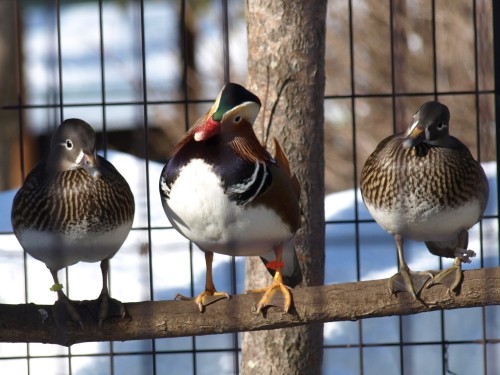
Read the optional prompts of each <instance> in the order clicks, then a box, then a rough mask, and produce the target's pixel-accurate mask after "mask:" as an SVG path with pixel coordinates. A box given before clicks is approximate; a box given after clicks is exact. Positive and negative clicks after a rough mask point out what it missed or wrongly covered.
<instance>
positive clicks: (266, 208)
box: [160, 83, 302, 312]
mask: <svg viewBox="0 0 500 375" xmlns="http://www.w3.org/2000/svg"><path fill="white" fill-rule="evenodd" d="M260 106H261V103H260V100H259V98H258V97H257V96H256V95H254V94H253V93H251V92H249V91H248V90H246V89H245V88H244V87H243V86H240V85H238V84H235V83H228V84H227V85H226V86H224V87H223V89H222V90H221V92H220V93H219V95H218V97H217V99H216V101H215V103H214V104H213V106H212V108H211V109H210V110H209V111H208V112H207V113H206V114H205V115H203V116H202V117H201V118H200V119H199V120H198V121H197V122H196V123H195V124H194V125H193V127H192V128H191V129H190V130H189V131H188V132H187V134H186V135H185V136H184V138H183V139H182V140H181V141H180V142H179V144H178V145H177V147H176V148H175V150H174V151H173V153H172V156H171V158H170V159H169V160H168V162H167V164H166V165H165V167H164V168H163V171H162V173H161V177H160V195H161V200H162V204H163V208H164V210H165V213H166V215H167V217H168V219H169V220H170V222H171V224H172V226H173V227H174V228H175V229H177V230H178V231H179V232H180V233H181V234H182V235H183V236H184V237H186V238H187V239H189V240H191V241H192V242H194V243H195V244H196V245H197V246H198V247H199V248H200V249H201V250H202V251H204V253H205V261H206V280H205V290H204V291H203V292H201V293H200V294H199V295H198V296H197V297H196V298H194V302H195V303H196V305H197V306H198V308H199V310H200V311H201V312H202V311H203V310H204V307H205V306H206V305H207V297H208V296H223V297H227V298H229V295H228V294H227V293H225V292H218V291H217V290H216V288H215V286H214V282H213V277H212V260H213V253H218V254H224V255H231V256H260V257H261V259H262V260H263V262H264V264H266V265H267V268H268V270H269V272H270V273H271V275H272V276H273V282H272V283H271V285H269V286H268V287H266V288H263V289H259V290H250V291H248V292H264V295H263V296H262V298H261V299H260V301H259V302H258V303H257V306H256V311H257V312H259V311H261V310H262V309H263V308H264V307H265V306H267V305H269V304H270V302H271V300H272V298H273V295H274V294H275V293H276V291H280V292H281V293H282V294H283V296H284V300H285V302H284V310H285V311H288V310H289V309H290V307H291V306H292V295H291V292H290V291H289V288H290V287H294V286H296V285H297V284H299V283H300V282H301V280H302V273H301V271H300V267H299V264H298V261H297V256H296V253H295V247H294V243H293V237H294V234H295V232H296V231H297V230H298V228H299V227H300V225H301V211H300V208H299V194H300V187H299V184H298V180H297V179H296V177H295V176H292V174H291V172H290V169H289V165H288V160H287V158H286V156H285V154H284V152H283V150H282V149H281V147H280V146H279V143H278V142H277V141H276V140H275V146H276V156H275V158H273V157H272V156H271V155H270V154H269V153H268V151H266V149H265V148H264V147H263V146H262V145H261V144H260V143H259V141H258V139H257V137H256V135H255V133H254V131H253V129H252V125H253V123H254V121H255V118H256V117H257V114H258V113H259V110H260ZM176 297H177V298H180V299H190V298H186V297H184V296H182V295H177V296H176Z"/></svg>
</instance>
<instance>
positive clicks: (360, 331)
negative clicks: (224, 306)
mask: <svg viewBox="0 0 500 375" xmlns="http://www.w3.org/2000/svg"><path fill="white" fill-rule="evenodd" d="M138 4H139V8H140V9H139V10H140V11H139V13H140V17H139V19H140V39H141V40H140V42H141V49H140V51H141V62H142V64H141V75H142V87H141V93H142V98H141V99H140V100H137V101H122V102H116V101H109V100H108V99H107V98H106V92H107V91H106V79H105V63H106V61H105V59H104V49H105V46H104V43H103V38H102V35H103V0H98V7H99V27H100V30H99V33H100V35H101V38H100V40H101V44H100V63H101V101H99V102H95V103H69V104H68V103H64V96H63V88H64V85H63V75H62V63H63V62H62V58H61V53H60V51H61V24H60V10H61V4H60V2H59V1H55V3H54V6H55V9H56V33H57V66H58V85H57V87H58V90H57V91H55V92H54V95H55V96H56V98H55V99H56V100H55V101H54V104H46V105H45V104H44V105H27V104H25V103H24V100H23V97H22V95H21V93H19V102H18V103H16V104H13V105H11V106H6V107H4V109H10V110H15V111H18V112H19V133H20V139H23V132H24V124H23V116H22V112H23V110H26V109H30V108H41V107H42V108H53V110H54V112H55V113H54V118H58V119H63V118H64V109H65V108H69V107H85V106H99V107H100V108H101V109H102V118H103V134H104V140H103V142H104V150H105V151H104V152H105V153H106V144H107V143H106V138H105V137H106V123H107V119H108V115H107V111H106V109H107V108H109V107H110V106H114V105H117V106H118V105H139V106H142V108H143V111H142V123H143V124H144V129H143V131H144V137H145V138H144V143H145V145H146V147H145V148H144V149H145V152H146V155H145V159H146V160H149V155H148V147H147V144H148V143H147V142H148V138H147V137H148V123H149V117H148V110H147V108H148V105H150V104H182V105H183V106H184V120H185V121H184V123H185V126H186V128H187V127H188V126H189V124H191V123H192V121H193V120H194V119H190V118H189V111H188V106H189V105H190V104H196V103H200V102H203V103H204V102H207V103H208V102H211V99H207V100H201V101H200V100H193V99H192V98H189V97H188V94H187V93H188V90H187V87H185V88H184V97H183V98H182V100H179V101H155V100H150V98H148V94H147V93H148V87H147V80H146V75H147V71H146V64H145V62H146V52H145V47H144V46H145V40H144V36H145V32H144V27H145V18H144V0H141V1H140V2H139V3H138ZM220 4H221V7H222V19H221V23H222V28H223V48H224V61H223V64H224V81H228V80H229V79H230V77H231V75H230V68H229V66H230V65H229V56H230V51H229V43H228V38H229V33H228V29H229V28H228V25H229V20H228V2H227V1H224V0H222V1H221V3H220ZM388 4H389V7H390V12H391V15H390V20H391V31H392V27H393V24H392V22H393V15H392V9H393V8H392V6H393V1H392V0H391V1H389V2H388ZM16 5H17V11H18V12H17V16H18V17H17V20H18V22H17V33H16V35H17V38H18V46H19V45H20V41H19V35H21V32H20V28H21V25H20V21H19V20H20V17H19V15H20V11H21V6H20V1H19V0H17V1H16ZM180 6H181V8H182V9H181V14H183V15H184V14H185V11H186V9H185V7H186V2H185V1H181V3H180ZM431 6H432V15H433V25H434V27H433V37H432V41H433V56H434V57H433V58H434V61H433V67H434V69H433V79H434V89H433V90H432V91H431V92H405V93H397V92H396V90H395V87H394V75H395V72H394V66H392V68H391V75H392V79H393V81H392V92H390V93H385V94H379V93H376V94H359V93H357V92H356V88H355V78H356V77H355V66H354V61H355V60H354V38H353V27H354V26H353V2H352V1H348V11H349V28H350V30H349V34H350V40H349V45H350V60H351V74H350V81H351V94H348V95H328V96H326V98H325V100H326V102H329V101H330V102H331V101H338V100H348V101H350V110H351V113H352V114H353V116H352V119H353V120H352V150H353V151H352V162H353V167H354V173H353V178H354V181H355V186H357V185H358V183H357V180H356V176H357V175H358V170H357V165H358V160H357V158H358V156H357V152H356V147H357V144H356V135H357V124H356V117H355V116H354V114H355V113H356V109H357V108H356V103H357V100H359V99H363V98H387V99H390V100H392V111H393V119H395V118H396V106H397V105H396V99H397V98H400V97H410V96H433V97H437V96H438V95H450V96H453V95H474V96H475V98H476V103H477V101H478V97H479V95H487V94H491V95H495V97H496V95H497V93H496V91H495V90H479V88H478V86H477V82H478V79H477V75H478V70H477V54H476V56H475V62H476V64H475V72H474V74H475V81H476V88H475V90H473V91H450V92H443V91H438V85H437V77H438V72H437V62H436V35H435V20H434V17H435V1H431ZM493 8H494V13H493V20H494V21H496V22H493V25H494V27H495V36H498V35H500V30H499V28H500V26H499V25H500V7H498V5H497V6H496V7H495V4H494V3H493ZM473 9H476V1H473ZM475 16H476V15H475V13H474V14H473V17H474V25H475V23H476V18H475ZM181 22H182V30H184V31H183V32H185V27H184V24H183V22H184V17H183V18H182V21H181ZM475 26H476V25H475ZM474 30H476V27H474ZM392 36H393V33H392V32H391V38H392ZM474 38H475V41H476V43H477V41H478V35H477V33H475V36H474ZM184 40H186V39H184ZM494 42H495V51H496V53H497V54H498V51H500V38H495V39H494ZM392 45H393V43H392V42H391V47H392ZM184 50H185V51H186V50H187V49H184ZM476 52H477V48H476ZM16 53H17V56H18V61H21V57H20V55H21V52H20V48H19V49H18V50H17V51H16ZM185 53H186V52H185ZM496 57H497V58H496V59H495V64H496V66H495V68H496V69H495V70H496V71H497V72H498V71H500V59H499V58H498V55H497V56H496ZM183 61H184V65H183V75H184V76H187V75H188V67H187V62H186V61H187V59H186V58H185V56H184V59H183ZM391 61H394V51H393V50H392V48H391ZM18 80H19V82H21V80H22V77H21V76H20V77H18ZM496 80H497V81H496V85H495V87H500V85H499V81H498V80H499V78H498V75H497V77H496ZM184 82H185V85H187V80H184ZM19 87H21V85H20V84H19ZM496 102H497V103H498V102H499V101H498V99H497V100H496ZM497 105H498V104H497ZM497 109H499V108H497ZM497 113H498V111H497ZM393 125H394V127H395V126H396V124H395V123H394V124H393ZM478 125H479V119H478V118H477V121H476V126H477V127H478ZM478 131H479V130H478ZM496 137H497V142H496V143H497V144H499V141H500V139H499V137H500V136H499V135H498V134H497V135H496ZM21 150H22V143H21ZM496 151H497V160H498V155H499V150H498V148H497V150H496ZM478 154H480V150H478ZM20 157H21V159H22V158H23V152H22V151H21V154H20ZM21 165H23V166H24V161H23V160H22V163H21ZM24 174H25V171H24V170H23V175H24ZM145 174H146V176H145V177H146V185H147V187H146V190H147V192H148V194H147V205H148V212H149V206H150V200H149V196H150V186H149V178H148V177H149V176H148V175H149V168H148V163H146V169H145ZM154 190H155V189H154V188H153V191H152V194H154V193H155V192H154ZM357 199H358V198H357V196H356V195H355V200H357ZM357 203H358V202H357ZM357 203H356V207H357ZM498 211H500V210H497V212H498ZM486 219H491V220H496V221H498V215H493V216H488V217H487V218H486ZM367 223H371V220H368V219H363V218H360V217H359V213H358V210H355V211H354V218H353V220H335V221H328V222H327V225H328V226H343V225H354V237H353V238H354V245H355V249H356V251H355V254H356V256H355V268H356V270H355V274H356V279H357V280H359V279H360V278H361V261H360V259H361V257H362V254H361V244H360V226H361V225H364V224H367ZM161 229H167V228H164V227H153V226H152V225H151V219H150V217H149V216H148V225H147V227H144V228H134V230H145V231H146V232H147V238H148V254H149V275H150V285H149V288H150V295H151V297H152V298H153V296H154V292H153V279H152V275H153V269H152V258H151V254H152V252H151V243H152V238H151V236H152V231H154V230H161ZM480 230H481V229H480ZM2 234H3V233H2ZM480 238H481V246H482V235H481V236H480ZM189 251H190V254H192V252H193V251H198V250H196V249H193V247H192V245H190V247H189ZM483 263H484V260H483V259H481V266H482V265H483ZM25 264H26V257H25ZM230 269H231V272H232V276H231V280H232V282H231V289H232V290H231V292H232V293H235V292H236V266H235V262H234V259H233V260H231V266H230ZM26 274H27V269H26V266H25V279H26V278H27V276H26ZM191 276H192V277H191V280H193V279H194V278H193V270H192V267H191ZM66 284H68V281H66ZM25 285H27V282H26V283H25ZM190 289H191V293H192V294H193V295H194V294H195V292H196V290H195V286H194V281H192V282H191V286H190ZM27 294H28V292H27V290H25V298H26V301H27V302H28V295H27ZM438 314H439V315H440V327H441V332H440V339H439V340H428V341H405V340H404V336H405V333H404V325H405V319H407V318H402V317H399V318H397V319H398V321H399V322H398V326H399V340H396V341H392V342H367V340H366V339H365V334H364V327H365V326H366V325H370V324H374V322H376V321H377V319H372V320H368V321H360V322H357V323H348V324H351V325H352V324H354V325H356V328H355V329H354V331H356V332H357V336H356V340H355V342H352V343H346V344H344V343H340V344H331V343H330V344H325V362H329V358H333V359H335V358H337V356H338V355H339V354H337V353H345V351H346V350H347V351H352V350H356V351H357V357H358V360H357V363H358V369H359V373H369V370H370V369H369V366H368V365H367V363H366V362H367V358H371V357H370V356H371V355H370V354H367V352H369V351H370V350H371V349H377V348H382V350H384V348H389V349H396V350H398V351H399V357H400V364H399V369H397V371H396V372H395V373H405V363H404V362H405V361H404V358H405V348H407V347H410V346H426V345H438V346H439V347H440V350H441V355H442V358H443V361H442V368H441V372H442V373H443V374H444V373H450V371H451V370H450V368H449V366H448V363H447V353H448V348H449V346H450V345H480V346H481V347H482V360H483V363H484V366H483V367H484V370H483V373H485V374H486V373H487V368H488V366H487V361H488V358H489V357H488V356H487V344H489V343H497V342H498V340H496V341H495V340H492V339H489V338H488V337H487V334H486V327H485V319H484V316H485V314H486V309H485V308H483V309H481V314H482V317H483V318H482V338H481V339H480V340H447V339H446V335H445V313H444V312H440V313H438ZM375 324H376V323H375ZM231 336H232V345H231V347H230V348H224V349H219V348H215V349H212V348H207V347H206V346H204V348H200V347H199V346H200V345H199V344H198V340H197V338H195V337H193V338H190V341H191V344H190V346H191V347H190V348H189V349H181V350H175V349H174V350H165V349H164V346H163V345H158V342H157V341H156V340H147V341H148V343H147V344H146V346H149V349H146V350H144V349H143V348H141V350H137V351H134V350H124V348H123V347H122V344H121V343H113V342H111V343H109V349H108V350H107V351H103V352H100V353H85V351H80V350H78V351H75V350H74V349H71V348H70V349H68V350H67V354H56V355H54V356H50V357H52V358H61V359H63V360H64V363H65V366H67V368H66V370H65V371H64V372H65V373H70V374H72V373H73V369H72V362H73V361H75V360H78V359H79V358H81V357H88V356H92V357H95V358H96V360H99V359H102V358H111V360H109V362H105V363H109V365H108V366H109V371H107V373H110V374H115V373H117V372H116V371H117V370H116V369H115V358H119V357H134V356H135V357H141V358H143V357H146V358H147V360H146V361H147V362H148V363H147V364H145V365H144V367H143V369H144V370H143V371H144V373H153V374H157V373H163V372H162V370H161V366H162V365H163V362H161V363H160V362H159V360H158V358H159V356H161V355H178V356H180V357H182V356H183V357H184V358H185V360H186V361H188V362H191V366H190V369H191V371H192V373H193V374H198V373H202V372H203V371H200V370H199V368H198V363H197V362H198V358H199V357H198V356H199V355H203V354H217V355H218V354H222V353H228V352H229V353H232V356H233V370H234V373H238V371H239V370H238V368H239V350H240V348H239V339H238V335H237V334H232V335H231ZM174 340H175V339H174ZM26 353H27V355H26V357H22V358H25V359H26V361H27V366H26V368H27V373H28V374H33V373H36V370H34V369H33V366H30V365H29V363H30V361H34V360H42V359H44V358H47V356H46V355H38V354H36V353H33V351H32V350H31V347H30V344H28V345H26ZM340 355H341V354H340ZM22 358H20V357H15V356H14V357H3V358H2V360H3V361H6V360H14V359H22ZM138 362H140V361H138ZM37 363H38V362H37ZM0 368H1V366H0ZM327 368H329V367H328V366H327Z"/></svg>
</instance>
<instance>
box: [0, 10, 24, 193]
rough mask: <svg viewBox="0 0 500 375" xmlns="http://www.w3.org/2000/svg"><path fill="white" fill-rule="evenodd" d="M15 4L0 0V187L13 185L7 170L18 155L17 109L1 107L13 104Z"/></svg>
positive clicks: (14, 166) (10, 168)
mask: <svg viewBox="0 0 500 375" xmlns="http://www.w3.org/2000/svg"><path fill="white" fill-rule="evenodd" d="M15 9H16V4H15V2H14V1H2V2H0V87H1V88H2V89H1V90H0V152H1V154H2V156H1V157H0V191H1V190H6V189H9V188H11V187H13V184H15V183H16V182H17V181H11V180H12V179H13V178H14V179H16V176H12V175H11V173H12V171H13V170H14V168H16V166H17V168H16V170H17V171H19V169H20V168H19V155H18V154H17V155H14V154H15V152H14V148H13V145H14V144H15V143H16V141H17V138H16V136H17V133H16V130H17V123H18V111H16V110H15V109H3V107H4V106H6V105H12V104H17V96H16V92H17V82H16V78H17V77H18V70H17V69H18V68H17V67H16V63H17V61H16V17H15V15H16V12H15Z"/></svg>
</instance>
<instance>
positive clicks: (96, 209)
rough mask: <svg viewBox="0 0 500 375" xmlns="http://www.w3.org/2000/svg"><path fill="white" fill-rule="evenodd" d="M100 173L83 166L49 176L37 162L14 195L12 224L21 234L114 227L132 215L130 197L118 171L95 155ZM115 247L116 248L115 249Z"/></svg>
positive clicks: (95, 231) (94, 231)
mask: <svg viewBox="0 0 500 375" xmlns="http://www.w3.org/2000/svg"><path fill="white" fill-rule="evenodd" d="M98 160H99V164H100V170H101V176H100V177H99V178H94V177H92V176H90V175H89V174H88V173H87V172H85V171H84V170H83V169H76V170H69V171H64V172H61V173H59V174H57V175H55V176H53V177H48V176H47V174H46V173H45V163H41V164H39V165H38V166H37V167H36V168H35V169H33V171H32V172H31V173H30V174H29V175H28V176H27V178H26V181H25V183H24V185H23V187H22V188H21V189H20V190H19V192H18V194H17V195H16V197H15V200H14V205H13V211H12V225H13V227H14V228H15V230H16V232H18V233H20V234H21V235H22V233H23V231H25V230H27V229H30V230H36V231H40V232H53V233H55V232H57V233H60V234H61V235H70V234H71V233H72V232H74V231H75V230H76V228H78V231H80V232H82V234H83V233H87V234H88V235H92V234H101V233H106V232H109V231H110V230H113V229H116V228H117V227H119V226H120V225H123V224H125V223H126V222H131V221H132V220H133V216H134V198H133V196H132V192H131V191H130V187H129V186H128V184H127V182H126V181H125V179H124V178H123V177H122V176H121V175H120V174H119V173H118V171H117V170H116V169H115V168H114V167H113V165H112V164H111V163H109V162H108V161H107V160H105V159H104V158H101V157H98ZM117 250H118V249H117Z"/></svg>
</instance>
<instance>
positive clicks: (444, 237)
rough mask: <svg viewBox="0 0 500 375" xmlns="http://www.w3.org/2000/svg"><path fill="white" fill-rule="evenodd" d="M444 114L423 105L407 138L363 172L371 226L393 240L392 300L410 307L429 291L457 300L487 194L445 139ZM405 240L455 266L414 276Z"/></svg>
mask: <svg viewBox="0 0 500 375" xmlns="http://www.w3.org/2000/svg"><path fill="white" fill-rule="evenodd" d="M449 120H450V112H449V110H448V107H446V106H445V105H444V104H441V103H439V102H436V101H430V102H427V103H425V104H423V105H422V106H421V107H420V109H419V110H418V112H417V113H416V114H415V115H414V117H413V121H412V124H411V126H410V128H409V130H408V132H407V134H398V135H393V136H389V137H387V138H386V139H384V140H383V141H382V142H380V143H379V145H378V146H377V148H376V149H375V151H374V152H373V153H372V154H371V155H370V156H369V157H368V159H367V161H366V163H365V165H364V167H363V170H362V172H361V194H362V197H363V200H364V202H365V205H366V207H367V208H368V211H369V212H370V214H371V215H372V216H373V218H374V219H375V221H376V222H377V223H378V224H379V225H380V226H381V227H382V228H383V229H385V230H386V231H387V232H389V233H390V234H391V235H393V236H394V239H395V242H396V248H397V253H398V262H399V272H398V273H396V274H395V275H394V276H393V277H392V278H390V279H389V290H390V292H391V293H396V292H399V291H407V292H409V293H410V294H411V295H412V297H413V298H414V299H418V297H417V295H418V293H419V292H420V291H421V290H422V288H423V287H424V285H425V284H426V283H427V281H429V280H430V282H429V283H428V285H427V287H430V286H431V285H434V284H438V283H441V284H444V285H445V286H446V287H447V288H448V291H453V292H455V293H456V292H457V290H458V289H459V286H460V284H461V280H462V267H461V264H462V262H466V263H470V262H471V258H472V257H474V256H475V253H474V251H472V250H468V249H467V246H468V230H469V229H470V228H471V227H472V226H473V225H475V224H476V223H477V222H478V221H479V219H480V218H481V216H482V215H483V213H484V210H485V208H486V204H487V201H488V194H489V187H488V181H487V179H486V175H485V173H484V171H483V169H482V167H481V165H480V164H479V163H478V162H477V161H476V160H474V158H473V157H472V155H471V153H470V151H469V150H468V148H467V147H466V146H465V145H464V144H463V143H462V142H461V141H460V140H458V139H457V138H455V137H453V136H451V135H450V134H449ZM403 239H410V240H415V241H424V242H425V245H426V247H427V249H428V250H429V251H430V252H431V253H432V254H434V255H437V256H441V257H447V258H455V261H454V263H453V265H452V266H451V267H450V268H449V269H446V270H443V271H429V272H412V271H410V269H409V268H408V265H407V264H406V262H405V258H404V254H403Z"/></svg>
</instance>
